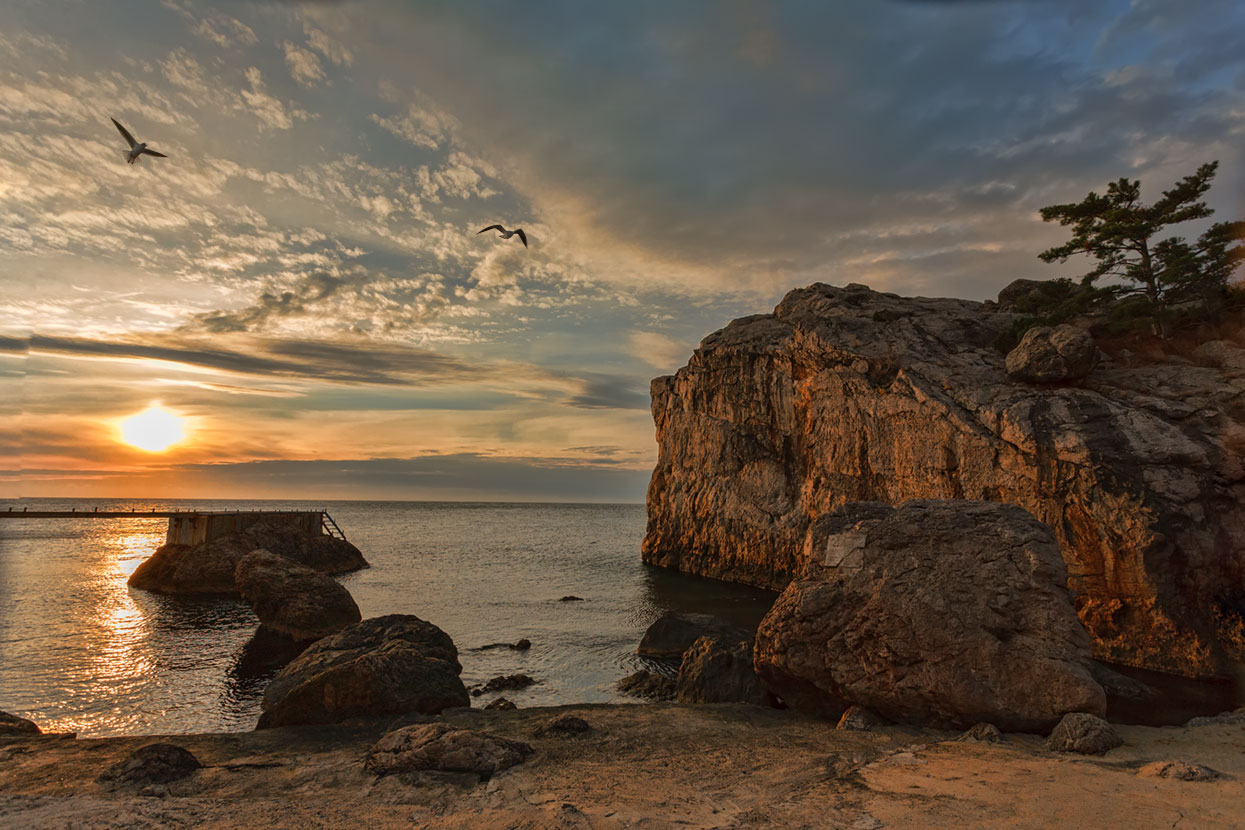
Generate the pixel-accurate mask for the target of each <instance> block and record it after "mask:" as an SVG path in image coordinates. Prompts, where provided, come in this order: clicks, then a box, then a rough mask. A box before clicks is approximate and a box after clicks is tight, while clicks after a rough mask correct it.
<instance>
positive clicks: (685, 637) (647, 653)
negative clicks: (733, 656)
mask: <svg viewBox="0 0 1245 830" xmlns="http://www.w3.org/2000/svg"><path fill="white" fill-rule="evenodd" d="M701 637H716V638H720V639H726V640H748V639H751V638H752V634H751V632H749V631H748V630H747V629H744V628H741V627H739V626H737V625H732V624H731V623H728V622H727V621H726V620H723V619H719V618H718V617H715V616H713V615H712V614H691V613H682V612H679V611H667V612H666V613H664V614H662V615H661V616H660V617H658V618H657V620H656V621H655V622H654V623H653V624H652V625H650V626H649V627H648V630H647V631H645V632H644V637H643V638H641V640H640V645H639V646H638V647H637V648H636V650H635V651H636V654H638V655H640V656H641V657H655V658H658V659H664V660H679V659H682V657H683V652H685V651H687V650H688V649H689V648H691V646H692V643H694V642H696V641H697V640H699V639H700V638H701Z"/></svg>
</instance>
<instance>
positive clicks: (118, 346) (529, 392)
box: [0, 333, 648, 409]
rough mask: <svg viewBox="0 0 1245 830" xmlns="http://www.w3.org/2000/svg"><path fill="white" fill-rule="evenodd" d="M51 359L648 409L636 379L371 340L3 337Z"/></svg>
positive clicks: (12, 347) (5, 347)
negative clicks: (464, 387)
mask: <svg viewBox="0 0 1245 830" xmlns="http://www.w3.org/2000/svg"><path fill="white" fill-rule="evenodd" d="M29 352H34V353H36V354H40V353H42V354H49V355H58V356H65V357H73V358H114V359H129V360H159V361H167V362H169V363H173V364H179V365H181V366H185V367H191V368H201V369H212V370H216V371H220V372H226V373H231V374H238V375H249V376H253V377H259V378H270V379H273V380H281V379H286V380H288V379H297V380H308V381H324V382H329V383H334V384H347V385H377V386H398V387H410V388H414V389H418V388H422V387H429V386H434V385H451V384H469V385H475V386H478V387H480V388H481V390H485V389H494V390H496V389H503V390H509V391H510V392H512V393H513V394H516V395H521V396H524V397H532V396H538V397H547V398H549V399H550V400H553V401H560V402H562V403H564V404H566V405H568V406H572V407H576V408H583V409H647V408H648V396H647V394H645V393H643V392H641V391H640V390H639V389H638V388H637V387H636V382H635V379H634V378H631V377H629V376H622V375H608V374H599V373H581V374H572V373H568V372H561V371H551V370H547V369H543V368H541V367H539V366H535V365H530V364H519V363H498V362H483V361H470V360H466V359H463V358H457V357H452V356H450V355H446V354H442V353H439V352H434V351H430V350H428V349H419V348H415V347H411V346H401V345H392V344H383V343H374V342H369V341H360V342H358V343H344V342H339V341H312V340H294V339H288V338H287V339H277V338H264V337H254V336H248V335H234V336H232V337H226V336H224V335H217V336H216V337H213V338H212V339H211V340H208V339H205V338H202V337H200V336H196V335H193V334H183V333H174V334H159V335H156V334H152V335H145V336H135V337H133V338H130V339H121V340H102V339H90V338H81V337H57V336H49V335H39V334H36V335H34V336H32V337H30V338H16V337H4V336H0V353H12V354H26V353H29Z"/></svg>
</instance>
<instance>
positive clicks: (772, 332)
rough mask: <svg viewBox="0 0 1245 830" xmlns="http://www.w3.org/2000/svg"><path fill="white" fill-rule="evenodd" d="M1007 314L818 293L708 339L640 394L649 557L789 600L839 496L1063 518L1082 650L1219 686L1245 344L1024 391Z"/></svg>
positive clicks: (1244, 522) (1060, 524)
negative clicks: (1190, 359)
mask: <svg viewBox="0 0 1245 830" xmlns="http://www.w3.org/2000/svg"><path fill="white" fill-rule="evenodd" d="M1015 319H1016V315H1014V314H1011V313H1007V312H998V311H990V310H988V309H987V308H986V306H985V305H983V304H982V303H977V302H971V301H967V300H953V299H926V298H911V299H905V298H902V297H898V296H896V295H893V294H882V293H878V292H875V291H871V290H869V289H868V288H866V287H864V286H859V285H849V286H847V287H845V288H836V287H832V286H829V285H820V284H818V285H813V286H810V287H808V288H804V289H799V290H796V291H792V292H791V293H789V294H788V295H787V296H786V298H784V299H783V301H782V302H781V303H780V304H779V305H778V307H777V308H776V309H775V311H774V313H773V314H762V315H756V316H753V317H745V318H743V319H740V320H736V321H735V322H733V323H731V324H730V325H729V326H727V327H726V328H724V329H722V330H721V331H718V332H715V333H714V334H711V335H709V336H708V337H707V338H705V339H704V341H702V343H701V344H700V348H699V349H697V350H696V353H695V354H694V355H693V356H692V358H691V360H690V361H689V362H688V365H687V366H686V367H684V368H683V369H680V370H679V372H678V373H677V374H675V375H674V376H671V377H662V378H658V379H656V380H654V381H653V384H652V396H653V417H654V420H655V421H656V425H657V439H658V445H659V455H658V461H657V466H656V469H655V471H654V473H653V477H652V480H651V483H650V484H649V490H648V517H649V518H648V529H647V533H646V535H645V539H644V543H643V553H644V560H645V561H646V562H650V563H652V564H657V565H663V566H666V567H670V568H675V569H678V570H682V571H686V572H690V573H696V574H701V575H705V576H711V577H715V578H718V579H726V580H731V581H736V582H745V583H749V584H752V585H758V586H761V587H766V588H774V589H781V588H783V587H784V586H785V585H786V584H787V582H788V581H789V580H790V579H791V577H792V576H793V575H794V574H795V573H796V572H797V570H798V565H799V562H800V558H801V556H802V552H803V550H804V545H805V537H806V535H807V532H808V529H809V525H810V524H811V522H813V521H815V520H816V519H817V518H818V517H820V516H822V515H824V514H826V513H828V512H830V511H831V510H833V509H835V508H836V507H839V506H840V505H842V504H844V503H846V502H854V501H881V502H886V503H889V504H899V503H901V502H904V501H907V500H909V499H918V498H927V499H928V498H938V499H961V498H963V499H981V500H986V501H995V502H1003V503H1007V504H1014V505H1017V506H1020V507H1023V508H1024V509H1026V510H1028V511H1029V512H1030V513H1032V514H1033V515H1034V516H1036V517H1037V518H1038V519H1040V520H1041V521H1043V522H1045V523H1046V524H1048V525H1050V526H1051V527H1052V528H1054V530H1055V533H1056V535H1057V536H1058V539H1059V545H1060V549H1061V552H1062V554H1063V556H1064V558H1065V560H1066V562H1067V566H1068V572H1069V575H1070V584H1071V587H1072V588H1073V589H1074V591H1075V592H1076V597H1077V600H1076V602H1077V611H1078V613H1079V615H1080V617H1081V620H1082V622H1083V623H1084V624H1085V626H1086V628H1087V629H1088V630H1089V631H1090V633H1091V635H1092V637H1093V640H1094V653H1095V656H1097V657H1099V658H1101V659H1103V660H1106V661H1108V662H1111V663H1118V664H1123V665H1128V666H1136V667H1141V668H1148V669H1153V670H1156V671H1162V672H1171V673H1176V674H1182V675H1185V676H1188V677H1209V676H1217V675H1222V676H1226V675H1227V674H1228V673H1229V671H1228V666H1229V663H1230V662H1231V661H1232V660H1242V659H1245V637H1243V636H1241V635H1240V631H1242V630H1245V629H1243V628H1242V627H1241V626H1242V623H1241V617H1240V610H1241V609H1242V608H1245V464H1243V463H1242V454H1241V449H1242V447H1245V423H1243V422H1245V369H1241V368H1238V366H1245V362H1239V363H1238V361H1236V360H1234V359H1229V357H1231V356H1232V355H1235V356H1240V357H1245V351H1242V349H1241V347H1240V344H1236V343H1225V344H1224V347H1225V348H1224V349H1223V351H1225V352H1230V353H1231V354H1230V355H1228V356H1224V355H1222V354H1218V353H1216V357H1215V361H1214V363H1213V365H1192V364H1186V365H1175V364H1172V363H1167V364H1157V365H1149V366H1136V365H1134V366H1128V367H1125V366H1116V365H1110V364H1106V365H1102V366H1099V367H1098V368H1097V369H1095V370H1094V372H1093V373H1092V374H1091V375H1089V376H1088V377H1087V378H1085V380H1084V381H1083V382H1082V385H1081V386H1080V387H1075V388H1074V387H1068V386H1034V385H1032V384H1027V383H1018V382H1016V381H1014V380H1012V379H1010V378H1009V377H1008V376H1007V373H1006V370H1005V366H1004V357H1003V355H1002V354H1000V353H999V352H998V351H997V350H996V349H995V348H994V347H993V346H992V345H991V343H992V341H993V340H994V339H995V337H996V336H998V335H999V334H1001V333H1002V332H1003V331H1005V330H1006V329H1007V328H1008V327H1009V326H1010V325H1011V324H1012V323H1013V321H1014V320H1015ZM1205 362H1209V360H1208V361H1205ZM1232 632H1236V634H1233V633H1232Z"/></svg>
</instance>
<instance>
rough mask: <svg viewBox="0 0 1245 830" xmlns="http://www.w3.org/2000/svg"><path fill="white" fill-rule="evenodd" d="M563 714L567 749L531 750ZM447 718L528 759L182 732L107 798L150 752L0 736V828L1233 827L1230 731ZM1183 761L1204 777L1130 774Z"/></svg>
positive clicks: (606, 713) (349, 732)
mask: <svg viewBox="0 0 1245 830" xmlns="http://www.w3.org/2000/svg"><path fill="white" fill-rule="evenodd" d="M564 713H573V714H576V715H579V716H580V717H582V718H584V719H585V720H587V721H588V722H589V723H590V724H591V725H592V726H593V727H594V728H593V731H592V732H590V733H588V734H587V735H585V736H582V737H541V738H538V737H533V735H532V733H533V731H534V730H535V729H536V728H537V727H539V726H540V725H542V724H544V723H546V722H548V721H549V720H551V719H552V718H553V717H555V716H557V715H560V714H564ZM446 720H448V721H450V722H452V723H455V724H458V725H462V726H469V727H472V728H480V729H486V730H488V731H491V732H495V733H497V734H500V735H505V736H508V737H512V738H519V739H522V740H525V741H528V742H529V743H531V744H532V745H533V746H534V747H535V748H536V754H535V755H534V756H533V757H532V758H531V759H530V760H529V761H527V762H526V763H524V764H521V765H520V766H518V767H515V768H513V769H511V770H508V771H506V772H503V773H501V774H500V775H498V776H496V777H494V778H493V779H492V780H491V781H489V782H488V783H484V784H477V783H474V780H473V779H470V778H465V777H464V776H454V775H446V774H417V775H404V776H391V777H386V778H381V779H379V780H378V779H377V778H376V777H375V776H373V775H371V774H368V773H366V772H364V770H363V759H364V756H365V755H366V753H367V750H368V748H369V747H370V746H371V745H372V743H374V742H375V740H376V739H377V738H378V737H379V736H380V735H381V734H383V733H384V732H385V731H387V730H388V729H389V728H392V727H393V726H396V725H401V724H404V723H407V722H409V721H406V720H402V719H394V720H388V721H379V722H372V723H362V724H353V725H348V726H340V727H309V728H287V729H274V730H267V731H263V732H249V733H240V734H216V735H184V736H177V737H174V738H169V739H168V740H170V741H171V742H174V743H177V744H179V745H181V746H184V747H186V748H188V749H190V750H191V751H192V752H193V753H194V754H195V755H196V756H197V757H198V758H199V760H200V761H201V762H203V764H204V765H205V769H202V770H200V771H198V772H197V773H195V774H194V775H193V776H191V777H190V778H188V779H185V780H183V781H180V782H176V783H174V784H172V785H170V786H169V788H168V793H167V794H166V795H164V796H163V797H140V796H137V795H135V794H133V793H130V794H124V793H111V792H107V791H105V790H103V789H102V788H101V787H100V786H99V785H97V784H96V783H95V777H96V776H97V775H98V774H99V772H100V771H102V770H103V769H104V768H105V767H106V766H108V765H109V764H111V763H113V762H114V761H117V760H119V759H121V758H123V757H124V756H125V755H127V754H128V753H129V752H131V751H133V750H134V749H136V748H138V747H139V746H142V745H143V744H146V743H150V742H152V740H153V739H152V738H150V737H141V738H138V737H136V738H102V739H82V740H74V739H70V738H58V737H50V736H45V737H39V738H30V739H0V825H3V826H4V827H6V828H9V827H12V828H19V827H34V828H62V827H64V828H68V827H73V828H103V827H128V828H157V827H159V828H165V827H205V828H235V827H257V828H259V827H262V828H297V830H307V829H308V828H318V827H334V828H337V827H366V828H367V830H381V828H391V827H392V828H399V827H400V828H413V827H414V828H420V827H437V828H441V827H445V828H464V829H466V828H470V830H482V829H483V828H493V827H497V828H546V827H548V828H625V827H637V828H745V827H782V828H838V827H842V828H854V829H855V830H871V828H881V827H897V828H899V827H912V828H918V827H919V828H961V827H1009V828H1013V827H1014V828H1021V827H1035V828H1036V827H1062V828H1076V827H1093V828H1095V830H1108V828H1127V830H1142V828H1159V827H1162V828H1170V827H1188V828H1208V827H1225V828H1226V827H1238V828H1239V827H1242V826H1245V784H1243V783H1242V782H1243V781H1245V725H1242V724H1233V725H1214V726H1204V727H1197V728H1175V727H1164V728H1151V727H1140V726H1132V727H1130V726H1122V727H1118V729H1119V731H1120V734H1121V735H1122V736H1123V737H1124V740H1125V741H1126V744H1125V745H1124V746H1123V747H1121V748H1119V749H1116V750H1113V751H1112V752H1110V753H1109V754H1107V755H1105V756H1103V757H1101V758H1092V757H1084V756H1068V755H1058V754H1055V753H1050V752H1047V751H1046V750H1044V749H1043V748H1042V745H1041V740H1040V738H1039V737H1037V736H1031V735H1007V736H1006V741H1005V742H1004V743H1001V744H980V743H969V742H957V741H954V740H952V739H953V738H954V737H955V735H954V734H952V733H945V732H936V731H931V730H918V729H910V728H903V727H887V728H882V729H879V730H877V731H873V732H845V731H836V730H834V728H833V724H831V723H827V722H825V721H823V720H819V719H816V718H813V717H810V716H806V715H800V714H795V713H792V712H783V711H776V710H769V709H760V708H754V707H748V706H735V705H715V706H683V705H675V704H653V705H635V706H627V705H621V706H619V705H614V706H610V705H588V706H564V707H557V708H547V709H525V710H519V711H513V712H484V711H474V710H472V711H468V710H461V711H457V712H453V713H451V714H449V715H447V717H446ZM1160 760H1183V761H1192V762H1196V763H1199V764H1203V765H1205V766H1208V767H1211V768H1213V769H1215V770H1217V771H1219V772H1221V773H1224V775H1223V777H1221V778H1219V779H1218V780H1214V781H1180V780H1173V779H1165V778H1155V777H1148V776H1144V775H1139V774H1138V770H1139V769H1140V768H1141V767H1142V766H1144V765H1145V764H1147V763H1150V762H1152V761H1160Z"/></svg>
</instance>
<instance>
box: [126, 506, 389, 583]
mask: <svg viewBox="0 0 1245 830" xmlns="http://www.w3.org/2000/svg"><path fill="white" fill-rule="evenodd" d="M258 548H263V549H264V550H267V551H269V552H271V553H274V554H276V555H278V556H284V557H285V558H287V559H292V560H294V561H295V562H297V563H299V564H302V565H305V566H306V567H308V568H311V569H312V570H315V571H319V572H320V573H326V574H340V573H347V572H349V571H356V570H359V569H360V568H366V567H367V566H368V564H367V561H366V560H365V559H364V558H363V554H362V553H361V552H360V551H359V549H358V548H356V547H355V546H354V545H352V544H350V543H349V542H347V541H346V540H345V539H337V538H335V537H333V536H323V535H320V534H313V533H307V532H305V531H303V530H302V529H300V528H298V527H297V526H296V525H294V524H293V523H291V522H290V521H288V520H282V519H281V517H280V516H271V517H265V518H264V519H261V520H260V521H258V522H256V523H254V524H252V525H250V526H249V527H247V528H246V529H244V530H241V531H239V532H237V533H231V534H228V535H226V536H221V537H218V538H216V539H213V540H212V541H210V542H205V543H203V544H201V545H161V546H160V547H159V548H157V549H156V552H155V553H154V554H152V555H151V558H150V559H147V560H146V561H145V562H143V563H142V564H141V565H139V566H138V568H136V569H135V571H134V573H133V574H131V575H130V579H129V582H128V584H129V586H130V587H131V588H141V589H143V590H145V591H153V592H156V593H162V594H237V593H238V588H237V583H236V582H235V581H234V573H235V571H236V570H237V567H238V562H239V561H240V560H241V559H242V557H244V556H246V555H247V554H248V553H250V552H251V551H253V550H256V549H258Z"/></svg>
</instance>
